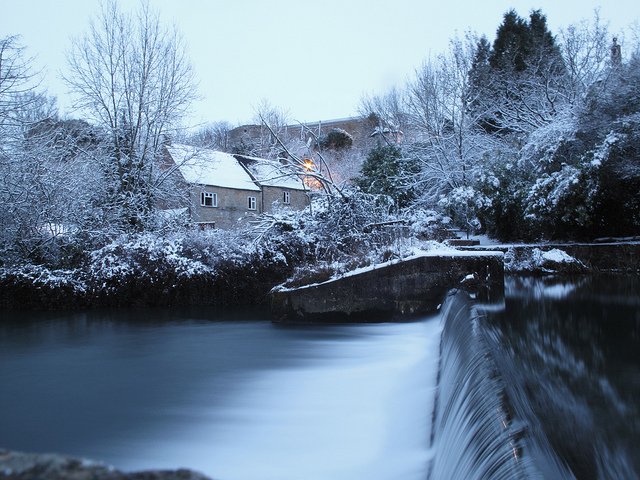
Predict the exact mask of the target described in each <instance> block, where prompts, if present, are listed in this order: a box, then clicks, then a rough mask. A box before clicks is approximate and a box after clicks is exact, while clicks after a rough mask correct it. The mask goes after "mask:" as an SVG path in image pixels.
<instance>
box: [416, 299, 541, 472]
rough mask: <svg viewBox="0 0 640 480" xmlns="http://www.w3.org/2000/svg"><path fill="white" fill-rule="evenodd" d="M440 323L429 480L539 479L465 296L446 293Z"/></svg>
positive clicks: (522, 426) (522, 430) (523, 427)
mask: <svg viewBox="0 0 640 480" xmlns="http://www.w3.org/2000/svg"><path fill="white" fill-rule="evenodd" d="M442 319H443V321H444V322H445V323H444V327H443V333H442V339H441V345H440V353H441V354H440V365H439V372H438V391H437V394H436V400H435V407H434V412H433V428H432V433H431V446H432V451H433V458H432V460H431V465H430V468H429V476H428V478H429V480H457V479H460V480H462V479H464V480H473V479H509V480H513V479H533V478H543V476H542V474H541V473H540V470H539V469H538V468H537V467H536V465H534V462H533V461H532V457H531V456H530V455H529V452H528V439H527V435H528V434H527V428H526V425H525V424H524V423H523V422H522V421H521V420H519V419H517V418H514V416H513V413H512V412H513V409H512V408H510V406H509V400H508V399H507V395H506V390H505V385H504V380H503V378H502V376H501V374H500V372H499V371H498V368H497V365H496V362H495V360H494V358H493V356H492V354H491V351H490V348H489V346H488V343H487V341H486V339H485V338H484V336H483V332H482V329H481V325H480V316H479V313H478V310H477V309H476V308H475V307H474V306H473V303H472V302H471V300H470V299H469V297H468V294H466V293H464V292H458V293H451V294H450V295H449V296H448V298H447V299H446V301H445V304H444V306H443V312H442Z"/></svg>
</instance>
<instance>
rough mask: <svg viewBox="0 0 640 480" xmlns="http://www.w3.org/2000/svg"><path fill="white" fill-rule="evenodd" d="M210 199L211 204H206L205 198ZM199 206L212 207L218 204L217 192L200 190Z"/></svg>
mask: <svg viewBox="0 0 640 480" xmlns="http://www.w3.org/2000/svg"><path fill="white" fill-rule="evenodd" d="M208 199H211V205H207V200H208ZM200 206H201V207H206V208H212V207H217V206H218V194H217V193H215V192H205V191H202V192H200Z"/></svg>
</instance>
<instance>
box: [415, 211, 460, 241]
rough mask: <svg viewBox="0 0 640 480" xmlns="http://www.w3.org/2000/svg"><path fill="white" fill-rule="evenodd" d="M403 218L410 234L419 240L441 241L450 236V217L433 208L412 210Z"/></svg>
mask: <svg viewBox="0 0 640 480" xmlns="http://www.w3.org/2000/svg"><path fill="white" fill-rule="evenodd" d="M404 218H405V219H406V221H407V222H408V224H409V230H410V232H411V235H412V236H414V237H416V238H417V239H419V240H436V241H440V242H441V241H444V240H446V239H447V238H450V237H451V228H452V223H451V218H450V217H448V216H446V215H443V214H441V213H439V212H436V211H435V210H422V209H419V210H412V211H410V212H409V213H407V214H406V215H405V216H404Z"/></svg>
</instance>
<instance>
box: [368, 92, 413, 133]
mask: <svg viewBox="0 0 640 480" xmlns="http://www.w3.org/2000/svg"><path fill="white" fill-rule="evenodd" d="M406 103H407V99H406V98H405V92H404V91H403V90H401V89H399V88H397V87H393V88H391V89H390V90H389V91H387V93H385V94H383V95H365V96H363V97H362V98H361V99H360V105H359V107H358V111H359V113H360V114H361V115H362V116H363V117H365V118H368V119H369V120H370V121H371V124H372V125H371V126H372V127H373V129H374V131H375V133H377V134H380V135H381V136H382V138H384V139H385V140H386V141H387V143H389V144H391V143H396V139H397V138H398V135H404V133H405V132H406V130H407V129H408V128H409V118H408V113H407V105H406Z"/></svg>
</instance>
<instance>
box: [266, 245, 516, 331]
mask: <svg viewBox="0 0 640 480" xmlns="http://www.w3.org/2000/svg"><path fill="white" fill-rule="evenodd" d="M452 288H463V289H466V290H470V291H472V292H473V293H474V294H476V295H479V296H482V297H483V298H487V299H491V298H497V297H502V295H503V292H504V268H503V254H502V253H501V252H457V251H449V252H446V253H426V254H423V255H420V256H416V257H411V258H408V259H404V260H401V261H393V262H389V263H386V264H381V265H377V266H375V267H371V268H365V269H361V270H356V271H354V272H350V273H349V274H346V275H344V276H342V277H339V278H336V279H332V280H329V281H326V282H323V283H318V284H313V285H307V286H303V287H299V288H294V289H277V290H274V291H273V292H272V296H271V307H272V316H273V320H274V321H275V322H293V323H309V322H316V321H319V322H345V321H347V322H369V321H383V320H390V319H393V320H402V319H408V318H411V317H412V316H417V315H424V314H428V313H433V312H435V311H436V310H437V309H438V307H439V305H440V304H441V303H442V301H443V299H444V296H445V294H446V292H447V291H448V290H450V289H452Z"/></svg>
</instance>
